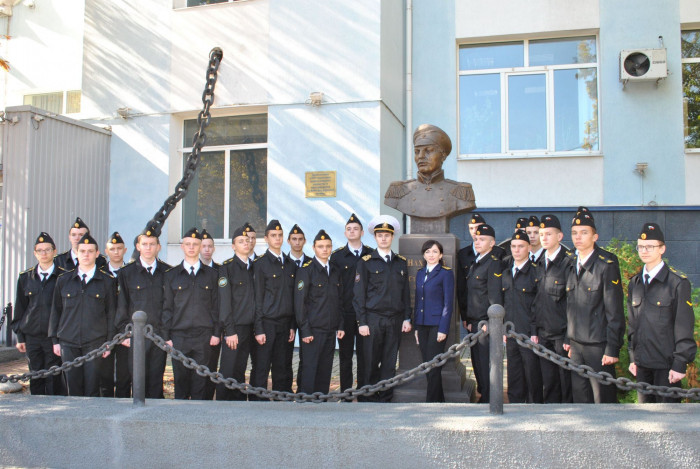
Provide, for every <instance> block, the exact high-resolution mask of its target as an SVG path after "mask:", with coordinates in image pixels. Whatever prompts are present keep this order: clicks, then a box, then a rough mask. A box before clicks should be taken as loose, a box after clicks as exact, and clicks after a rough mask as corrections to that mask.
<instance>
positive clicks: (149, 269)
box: [146, 265, 153, 275]
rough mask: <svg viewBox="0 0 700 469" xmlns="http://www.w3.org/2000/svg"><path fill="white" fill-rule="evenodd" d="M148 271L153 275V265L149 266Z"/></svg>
mask: <svg viewBox="0 0 700 469" xmlns="http://www.w3.org/2000/svg"><path fill="white" fill-rule="evenodd" d="M146 270H147V271H148V273H149V274H151V275H153V272H151V270H153V266H152V265H149V266H148V267H146Z"/></svg>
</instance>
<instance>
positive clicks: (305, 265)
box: [301, 259, 313, 267]
mask: <svg viewBox="0 0 700 469" xmlns="http://www.w3.org/2000/svg"><path fill="white" fill-rule="evenodd" d="M311 262H313V259H311V260H310V261H306V262H305V263H304V264H302V265H301V266H302V267H308V266H310V265H311Z"/></svg>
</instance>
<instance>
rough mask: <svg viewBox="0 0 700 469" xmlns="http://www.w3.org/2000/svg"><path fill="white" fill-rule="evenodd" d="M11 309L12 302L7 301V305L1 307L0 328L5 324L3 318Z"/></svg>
mask: <svg viewBox="0 0 700 469" xmlns="http://www.w3.org/2000/svg"><path fill="white" fill-rule="evenodd" d="M11 311H12V303H7V306H5V307H4V308H3V311H2V317H1V318H0V329H2V325H3V324H5V318H7V316H8V315H9V314H10V312H11Z"/></svg>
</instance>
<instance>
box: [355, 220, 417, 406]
mask: <svg viewBox="0 0 700 469" xmlns="http://www.w3.org/2000/svg"><path fill="white" fill-rule="evenodd" d="M398 230H400V224H399V222H398V220H397V219H396V218H394V217H392V216H389V215H380V216H379V217H376V218H374V219H373V220H372V221H371V222H370V227H369V231H370V233H372V234H373V235H374V239H375V241H376V242H377V249H375V250H374V251H372V253H371V254H367V255H365V256H363V257H362V258H361V259H360V261H359V262H358V263H357V267H356V273H355V286H354V298H353V306H354V307H355V311H356V312H357V322H358V325H359V327H358V332H359V333H360V335H361V336H362V346H363V348H364V362H365V364H364V373H365V376H364V384H375V383H377V382H379V381H381V380H384V379H389V378H391V377H393V376H394V375H395V374H396V358H397V356H398V352H399V344H400V342H401V333H402V332H410V331H411V300H410V291H409V285H408V265H407V262H406V258H405V257H403V256H400V255H398V254H395V253H394V252H392V251H391V243H392V241H393V240H394V232H395V231H398ZM392 397H393V390H392V389H388V390H386V391H379V392H378V393H377V395H376V396H370V397H369V400H376V401H379V402H390V401H391V398H392Z"/></svg>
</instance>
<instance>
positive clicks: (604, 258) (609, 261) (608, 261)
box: [598, 254, 615, 264]
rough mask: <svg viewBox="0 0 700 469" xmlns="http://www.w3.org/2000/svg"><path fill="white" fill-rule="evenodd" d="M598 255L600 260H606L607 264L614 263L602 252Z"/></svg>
mask: <svg viewBox="0 0 700 469" xmlns="http://www.w3.org/2000/svg"><path fill="white" fill-rule="evenodd" d="M598 257H600V258H601V259H602V260H604V261H605V262H607V263H608V264H614V263H615V262H614V261H613V260H612V259H609V258H607V257H605V256H603V255H602V254H598Z"/></svg>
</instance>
